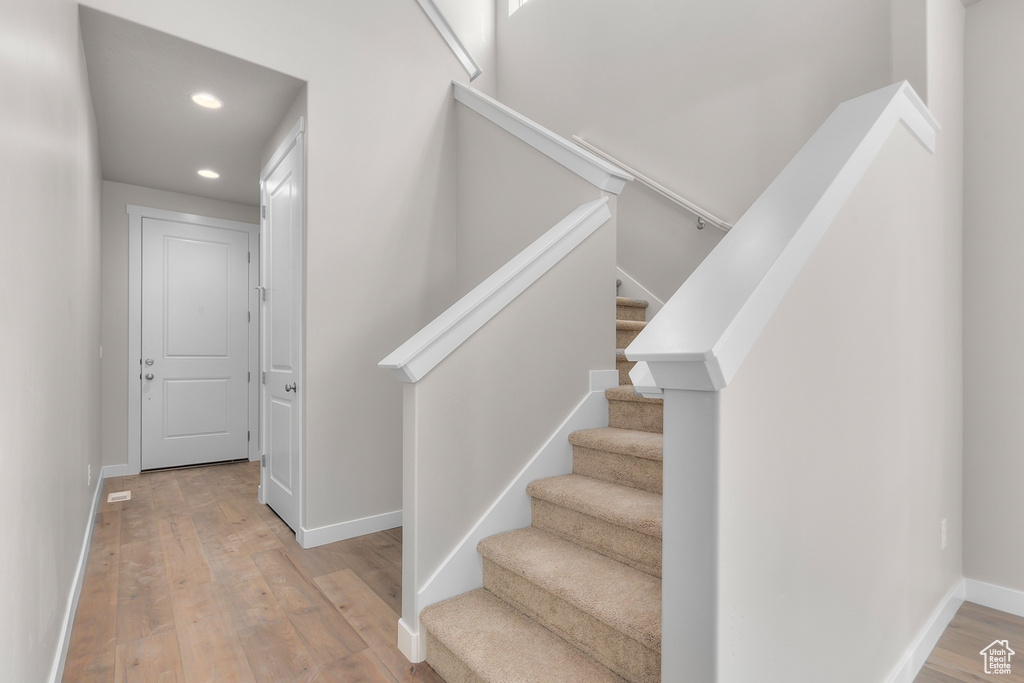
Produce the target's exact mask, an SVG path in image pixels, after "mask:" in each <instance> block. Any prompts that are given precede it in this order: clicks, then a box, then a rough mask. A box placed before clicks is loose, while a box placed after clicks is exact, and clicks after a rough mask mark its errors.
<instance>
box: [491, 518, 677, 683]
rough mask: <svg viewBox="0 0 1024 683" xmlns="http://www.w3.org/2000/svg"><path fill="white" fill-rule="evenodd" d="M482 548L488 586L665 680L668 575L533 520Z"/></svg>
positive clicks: (609, 656)
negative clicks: (602, 552) (645, 570)
mask: <svg viewBox="0 0 1024 683" xmlns="http://www.w3.org/2000/svg"><path fill="white" fill-rule="evenodd" d="M477 550H478V551H479V552H480V554H481V555H482V556H483V559H484V563H483V564H484V588H486V589H487V590H489V591H491V592H492V593H494V594H495V595H497V596H498V597H499V598H501V599H502V600H504V601H505V602H507V603H508V604H510V605H512V606H513V607H515V608H516V609H518V610H519V611H521V612H522V613H523V614H525V615H526V616H528V617H530V618H532V619H534V620H535V621H537V622H538V623H540V624H541V625H542V626H545V627H547V628H548V629H550V630H551V631H552V632H554V633H555V634H557V635H558V636H560V637H562V638H564V639H565V640H566V641H568V642H569V643H571V644H573V645H575V646H576V647H578V648H579V649H581V650H583V651H584V652H586V653H587V654H589V655H590V656H592V657H593V658H594V659H596V660H597V661H599V662H600V663H601V664H604V665H605V666H607V667H608V668H609V669H611V670H612V671H614V672H615V673H617V674H619V675H621V676H623V677H624V678H626V679H627V680H629V681H632V682H633V683H649V682H650V683H654V682H656V681H658V677H659V676H660V668H661V665H660V661H661V654H660V653H661V580H660V579H657V578H655V577H652V576H650V575H647V574H645V573H643V572H640V571H637V570H635V569H632V568H630V567H627V566H625V565H624V564H622V563H621V562H616V561H615V560H612V559H611V558H608V557H604V556H603V555H599V554H597V553H594V552H593V551H590V550H587V549H585V548H582V547H580V546H578V545H575V544H573V543H570V542H567V541H565V540H563V539H560V538H557V537H555V536H552V535H551V534H548V533H545V532H543V531H540V530H538V529H534V528H533V527H527V528H526V529H518V530H516V531H510V532H508V533H504V534H498V535H497V536H491V537H489V538H486V539H484V540H483V541H481V542H480V544H479V545H478V546H477Z"/></svg>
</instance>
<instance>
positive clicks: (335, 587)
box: [63, 463, 443, 683]
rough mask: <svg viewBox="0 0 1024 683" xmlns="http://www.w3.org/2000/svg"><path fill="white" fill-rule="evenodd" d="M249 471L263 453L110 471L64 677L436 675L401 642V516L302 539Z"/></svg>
mask: <svg viewBox="0 0 1024 683" xmlns="http://www.w3.org/2000/svg"><path fill="white" fill-rule="evenodd" d="M258 484H259V465H258V463H240V464H231V465H218V466H212V467H200V468H194V469H186V470H167V471H162V472H153V473H143V474H141V475H137V476H132V477H120V478H117V479H110V480H108V481H107V482H106V491H105V492H104V494H103V501H102V502H101V503H100V509H99V512H98V513H97V515H96V521H95V529H94V532H93V541H92V548H91V549H90V552H89V561H88V565H87V569H86V575H85V579H84V582H83V585H82V594H81V598H80V599H79V604H78V611H77V613H76V614H75V623H74V627H73V630H72V633H71V644H70V647H69V650H68V657H67V664H66V666H65V668H64V679H63V680H65V681H75V682H78V681H117V682H118V683H120V682H121V681H125V682H127V681H160V682H164V681H167V682H172V681H184V682H187V683H192V682H194V681H217V682H233V681H268V682H273V683H282V682H284V681H344V682H345V683H363V682H366V683H443V681H442V679H441V678H440V677H439V676H438V675H437V674H436V673H434V672H433V670H432V669H431V668H430V667H429V666H427V665H426V664H416V665H412V664H410V663H409V661H408V660H407V659H405V657H404V656H403V655H402V654H401V653H400V652H399V651H398V648H397V643H396V637H397V628H398V615H399V613H400V611H401V602H402V597H401V591H402V589H401V578H402V530H401V529H400V528H399V529H390V530H388V531H386V532H380V533H376V534H371V535H369V536H363V537H361V538H354V539H350V540H348V541H341V542H339V543H333V544H331V545H327V546H321V547H319V548H313V549H310V550H304V549H303V548H301V547H300V546H299V545H298V543H296V541H295V536H294V534H293V533H292V531H291V530H290V529H289V528H288V527H287V526H285V524H284V523H283V522H282V521H281V520H280V519H278V517H277V516H276V515H275V514H274V513H273V512H272V511H271V510H270V508H268V507H267V506H265V505H260V504H259V503H257V502H256V487H257V485H258ZM122 490H131V493H132V498H131V500H130V501H126V502H123V503H107V502H106V498H107V493H110V492H113V491H122Z"/></svg>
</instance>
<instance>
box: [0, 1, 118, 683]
mask: <svg viewBox="0 0 1024 683" xmlns="http://www.w3.org/2000/svg"><path fill="white" fill-rule="evenodd" d="M0 82H2V83H3V84H4V94H3V96H2V97H0V158H3V161H4V163H3V170H2V171H0V197H2V198H3V200H4V201H3V204H4V208H5V218H4V221H3V224H2V226H0V235H2V239H3V249H2V250H0V321H2V322H0V352H2V353H3V357H4V358H5V359H6V362H5V364H4V368H3V370H2V371H0V377H2V378H3V385H4V391H3V393H2V395H0V415H3V418H2V419H0V464H2V466H3V468H4V473H5V476H6V477H7V478H8V485H7V486H6V487H5V489H6V490H5V492H4V495H3V496H2V497H0V517H2V518H3V525H2V526H0V544H2V545H3V547H4V548H6V549H7V550H6V553H5V557H6V559H5V561H4V562H2V563H0V613H2V614H3V615H4V617H3V619H2V620H0V680H4V681H44V680H46V679H47V678H48V677H49V676H50V675H51V674H50V672H51V667H52V665H53V663H54V659H55V655H56V654H57V648H58V647H59V639H60V638H61V636H62V635H63V629H64V623H63V622H64V618H65V615H66V613H67V610H68V605H69V600H70V595H71V591H72V588H73V581H74V579H75V571H76V567H77V563H78V560H79V554H80V552H81V549H82V542H83V539H84V536H85V532H86V529H87V528H88V527H89V526H90V525H91V519H90V516H89V510H90V505H91V504H92V500H93V493H94V490H95V488H96V485H97V481H98V476H99V473H100V466H101V462H100V435H99V424H100V407H99V392H98V390H97V385H98V384H99V372H100V359H99V347H100V326H99V317H100V230H99V223H100V220H99V202H100V169H99V156H98V149H97V138H96V123H95V119H94V116H93V109H92V102H91V99H90V97H89V92H88V80H87V77H86V72H85V58H84V56H83V53H82V47H81V40H80V37H79V31H78V6H77V4H76V3H74V2H70V1H68V0H38V1H36V2H31V3H4V4H3V5H0ZM90 467H91V469H92V485H91V486H90V485H88V482H87V470H88V469H89V468H90Z"/></svg>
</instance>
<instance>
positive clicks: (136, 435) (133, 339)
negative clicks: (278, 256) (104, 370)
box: [127, 204, 260, 474]
mask: <svg viewBox="0 0 1024 683" xmlns="http://www.w3.org/2000/svg"><path fill="white" fill-rule="evenodd" d="M127 212H128V474H138V473H139V472H141V471H142V381H141V379H140V377H141V372H142V219H144V218H155V219H159V220H165V221H174V222H177V223H190V224H193V225H205V226H210V227H215V228H224V229H226V230H241V231H245V232H248V233H249V253H250V254H251V255H252V257H251V258H250V259H249V282H259V271H260V256H259V249H260V241H259V226H258V225H255V224H253V223H241V222H239V221H229V220H225V219H223V218H209V217H207V216H198V215H196V214H191V213H181V212H179V211H166V210H164V209H153V208H150V207H146V206H136V205H134V204H129V205H128V207H127ZM249 311H250V312H251V314H252V322H251V324H250V325H249V372H250V373H251V375H250V378H251V380H250V382H249V425H250V432H251V435H250V439H249V459H250V460H258V459H259V441H258V435H259V433H260V428H259V419H260V412H259V382H258V381H257V378H258V377H259V373H258V371H259V357H260V353H259V351H260V347H259V329H260V325H259V301H258V294H257V292H256V290H255V289H250V291H249Z"/></svg>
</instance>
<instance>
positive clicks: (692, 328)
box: [626, 81, 939, 391]
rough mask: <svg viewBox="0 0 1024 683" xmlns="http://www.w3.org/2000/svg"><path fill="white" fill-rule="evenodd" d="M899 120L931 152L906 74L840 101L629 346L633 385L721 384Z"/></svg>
mask: <svg viewBox="0 0 1024 683" xmlns="http://www.w3.org/2000/svg"><path fill="white" fill-rule="evenodd" d="M901 122H902V123H903V124H904V125H906V126H907V128H908V129H909V130H910V131H911V132H912V133H913V134H914V135H915V136H917V138H918V139H919V140H920V141H921V143H922V144H923V145H924V146H925V147H926V148H928V150H930V151H932V152H934V150H935V137H936V132H937V131H938V129H939V125H938V123H937V122H936V121H935V119H934V118H933V117H932V115H931V114H930V113H929V111H928V109H927V107H926V106H925V105H924V103H923V102H922V101H921V99H920V98H919V97H918V96H917V93H915V92H914V89H913V88H912V87H911V86H910V84H909V83H907V82H906V81H903V82H901V83H896V84H893V85H891V86H888V87H886V88H882V89H881V90H876V91H875V92H872V93H868V94H867V95H862V96H860V97H857V98H855V99H852V100H849V101H847V102H844V103H843V104H841V105H839V107H838V108H837V109H836V110H835V111H834V112H833V113H832V115H831V116H829V118H828V119H827V120H826V121H825V123H824V124H822V126H821V128H819V129H818V131H817V132H816V133H815V134H814V135H813V136H812V137H811V139H810V140H809V141H808V142H807V144H805V145H804V146H803V148H802V149H801V150H800V151H799V152H798V153H797V155H796V156H795V157H794V158H793V160H792V161H790V162H789V164H788V165H787V166H786V168H785V169H783V171H782V173H780V174H779V176H778V177H777V178H776V179H775V180H774V181H773V182H772V183H771V185H769V186H768V189H766V190H765V191H764V193H763V194H762V195H761V196H760V197H759V198H758V199H757V201H755V202H754V204H753V205H752V206H751V207H750V209H749V210H748V211H747V212H746V213H745V214H744V215H743V217H742V218H740V220H739V221H737V222H736V225H735V227H734V228H733V229H732V230H730V231H729V232H728V233H727V234H726V235H725V237H723V238H722V241H721V242H719V244H718V246H717V247H715V248H714V249H713V250H712V251H711V253H710V254H709V255H708V257H707V258H706V259H704V261H703V262H702V263H701V264H700V266H698V267H697V269H696V270H695V271H694V272H693V274H692V275H690V277H689V278H688V279H687V280H686V282H685V283H683V285H682V287H680V288H679V290H678V291H676V293H675V294H674V295H673V296H672V297H671V298H670V299H669V300H668V301H667V302H666V303H665V306H664V308H662V309H661V312H660V313H658V315H656V316H654V318H653V319H652V320H651V321H650V323H648V325H647V327H646V328H645V329H644V330H643V332H641V333H640V335H639V336H638V337H637V338H636V340H635V341H633V343H632V344H630V345H629V347H628V348H627V349H626V357H627V358H629V359H630V360H634V361H641V362H640V363H637V365H636V366H635V367H634V368H633V370H632V371H631V372H630V377H632V378H634V384H637V385H640V384H642V382H639V381H637V380H638V378H640V379H642V378H643V377H644V375H646V374H648V373H649V374H651V375H653V378H654V380H655V382H656V384H657V386H658V387H660V388H662V389H665V388H670V387H671V388H677V389H692V390H700V391H715V390H719V389H722V388H724V387H725V386H726V385H727V384H728V383H729V380H731V379H732V377H733V376H734V374H735V373H736V371H737V369H738V368H739V366H740V364H741V363H742V362H743V359H744V358H745V357H746V355H747V353H748V352H749V351H750V349H751V347H753V345H754V342H755V341H756V340H757V338H758V336H760V334H761V331H762V330H763V329H764V327H765V325H767V323H768V320H769V319H770V318H771V317H772V315H773V314H774V312H775V309H776V308H777V307H778V305H779V303H780V302H781V301H782V299H783V297H785V295H786V292H787V291H788V290H789V287H790V285H792V284H793V282H794V280H796V278H797V275H799V273H800V271H801V269H802V268H803V266H804V264H805V263H806V262H807V260H808V259H809V258H810V256H811V253H812V252H813V251H814V248H815V247H816V246H817V245H818V243H819V242H820V241H821V239H822V237H823V236H824V235H825V233H826V232H827V231H828V228H829V226H830V225H831V223H832V222H833V220H834V219H835V217H836V215H838V213H839V211H840V209H841V208H842V206H843V204H844V203H845V202H846V200H847V198H848V197H849V196H850V194H851V193H852V192H853V189H854V188H855V187H856V185H857V183H858V182H859V181H860V179H861V177H862V176H863V175H864V173H865V171H866V170H867V168H868V167H869V166H870V164H871V162H872V161H873V160H874V158H875V156H876V155H877V154H878V152H879V151H880V150H881V148H882V146H883V145H884V144H885V141H886V140H887V139H888V137H889V134H890V133H891V132H892V130H893V129H894V128H895V127H896V126H897V124H899V123H901ZM712 293H713V295H712ZM645 364H646V366H647V367H646V368H645V367H644V366H645ZM633 373H636V375H634V374H633Z"/></svg>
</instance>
